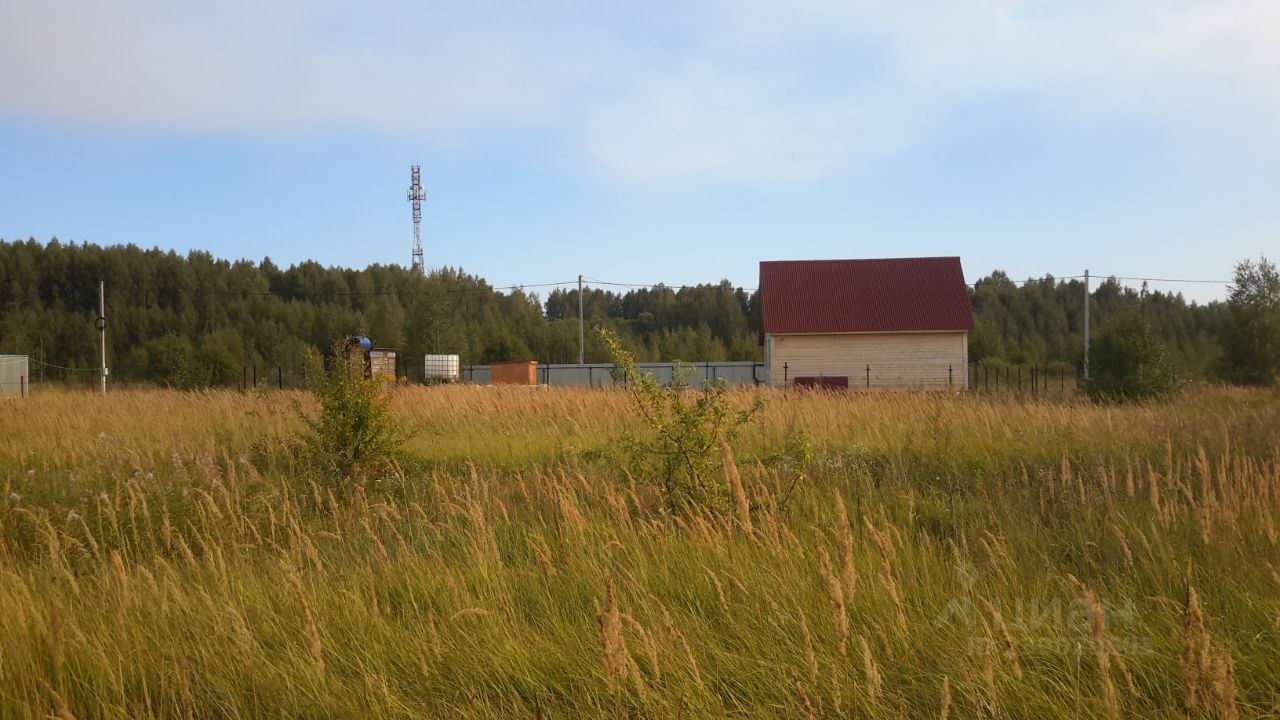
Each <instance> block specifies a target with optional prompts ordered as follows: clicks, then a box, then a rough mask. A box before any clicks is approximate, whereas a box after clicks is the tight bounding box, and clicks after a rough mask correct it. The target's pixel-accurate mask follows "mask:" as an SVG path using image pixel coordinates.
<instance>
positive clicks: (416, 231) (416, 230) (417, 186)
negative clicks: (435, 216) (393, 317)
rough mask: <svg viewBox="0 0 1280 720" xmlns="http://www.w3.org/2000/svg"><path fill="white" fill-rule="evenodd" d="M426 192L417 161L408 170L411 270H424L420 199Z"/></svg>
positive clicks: (423, 198) (421, 271)
mask: <svg viewBox="0 0 1280 720" xmlns="http://www.w3.org/2000/svg"><path fill="white" fill-rule="evenodd" d="M426 199H427V194H426V193H425V192H423V190H422V169H421V168H420V167H418V165H417V163H415V164H414V165H413V169H412V170H410V171H409V202H411V203H413V272H416V273H418V274H419V275H421V274H422V273H423V272H424V269H423V263H422V201H423V200H426Z"/></svg>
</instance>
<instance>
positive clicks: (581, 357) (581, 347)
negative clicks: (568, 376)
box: [578, 275, 586, 365]
mask: <svg viewBox="0 0 1280 720" xmlns="http://www.w3.org/2000/svg"><path fill="white" fill-rule="evenodd" d="M584 322H585V321H584V320H583V318H582V276H581V275H579V276H578V364H579V365H583V364H585V363H586V342H585V340H586V332H585V330H584Z"/></svg>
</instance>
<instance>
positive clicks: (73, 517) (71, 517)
mask: <svg viewBox="0 0 1280 720" xmlns="http://www.w3.org/2000/svg"><path fill="white" fill-rule="evenodd" d="M79 519H80V513H78V512H76V511H75V510H72V511H71V512H69V513H67V522H68V523H73V522H75V521H77V520H79Z"/></svg>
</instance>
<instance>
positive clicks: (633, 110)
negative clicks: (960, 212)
mask: <svg viewBox="0 0 1280 720" xmlns="http://www.w3.org/2000/svg"><path fill="white" fill-rule="evenodd" d="M351 7H353V6H348V5H346V4H340V3H332V4H329V3H314V2H301V1H297V2H277V3H260V2H250V1H249V0H235V1H229V2H223V3H204V4H198V5H197V4H191V5H182V6H178V5H175V4H172V3H161V2H154V3H153V2H144V1H143V0H124V1H122V2H112V3H101V2H87V1H86V2H58V1H57V0H8V1H7V2H6V3H4V4H3V7H0V117H5V116H7V117H25V118H35V119H41V120H46V119H47V120H54V121H58V122H64V123H77V124H85V125H90V126H106V127H119V128H142V129H160V130H174V131H179V132H201V133H260V132H292V131H305V130H310V129H331V128H348V127H354V128H367V129H374V130H378V131H382V132H388V133H393V134H397V135H404V136H414V137H420V138H423V139H424V140H426V141H437V142H449V141H450V140H451V139H454V138H459V137H463V138H483V137H484V133H485V132H487V131H502V130H512V129H514V130H520V131H525V130H530V129H532V130H535V131H537V132H539V133H542V134H543V135H544V136H545V137H547V138H549V139H551V140H553V141H556V142H560V143H564V144H565V147H567V148H569V149H570V150H575V151H577V152H580V153H581V155H582V157H584V158H586V159H587V161H588V163H589V164H590V165H592V166H594V167H595V168H596V169H598V170H603V171H604V172H606V173H608V174H609V175H611V176H614V177H618V178H622V179H625V180H629V181H637V182H667V181H672V180H687V179H695V180H697V179H712V180H717V181H725V180H729V181H737V182H750V183H758V182H764V181H795V182H804V181H808V180H813V179H816V178H821V177H824V176H827V175H829V174H832V173H836V172H841V171H842V170H845V169H848V168H850V167H857V166H858V165H859V164H861V163H865V162H867V161H868V160H874V159H876V158H880V157H883V156H885V155H886V154H890V153H893V152H896V151H897V150H899V149H901V148H903V147H906V146H909V145H910V144H912V143H913V142H917V141H919V140H920V139H922V138H927V137H929V133H930V132H931V130H932V129H933V127H934V125H935V124H936V123H937V122H939V120H938V119H939V118H941V117H944V116H945V114H946V112H947V111H948V109H949V108H951V107H953V106H954V105H955V104H957V103H961V102H975V101H976V102H981V101H982V100H984V99H987V98H1016V99H1018V100H1019V101H1021V102H1025V103H1026V104H1027V105H1028V107H1032V108H1034V109H1035V110H1036V111H1037V112H1040V113H1042V114H1043V115H1044V116H1045V117H1046V118H1048V119H1050V120H1056V121H1062V122H1085V123H1106V122H1109V121H1110V120H1112V119H1114V118H1116V117H1117V116H1119V117H1123V118H1125V119H1126V120H1137V121H1139V122H1143V123H1148V124H1150V125H1151V126H1153V127H1158V128H1161V129H1169V130H1171V131H1183V130H1188V131H1191V132H1203V131H1204V129H1205V128H1207V129H1208V131H1209V132H1212V133H1217V134H1225V133H1228V132H1229V133H1231V134H1233V135H1236V134H1240V133H1243V135H1244V136H1246V137H1250V138H1257V139H1263V138H1268V137H1270V134H1271V133H1272V128H1273V127H1274V126H1275V125H1276V124H1277V122H1278V121H1280V4H1278V3H1276V2H1275V1H1274V0H1164V1H1158V0H1077V1H1074V2H1072V1H1069V0H1063V1H1061V2H1049V1H1048V0H921V1H919V2H896V1H893V0H885V1H883V2H872V1H870V0H844V1H824V0H792V1H790V2H766V1H765V0H705V1H704V2H702V3H701V4H686V3H678V4H674V5H672V6H668V7H662V6H643V7H636V8H631V9H627V10H618V9H605V10H602V9H600V7H599V6H593V5H588V4H580V3H578V2H576V1H575V0H559V1H558V2H552V3H547V4H539V5H537V6H536V7H534V6H524V5H508V4H501V3H495V4H485V3H469V4H439V5H436V6H430V7H427V6H423V5H422V4H418V3H404V4H387V3H374V4H373V5H369V6H362V9H359V10H353V9H350V8H351Z"/></svg>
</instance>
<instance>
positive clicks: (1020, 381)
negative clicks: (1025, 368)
mask: <svg viewBox="0 0 1280 720" xmlns="http://www.w3.org/2000/svg"><path fill="white" fill-rule="evenodd" d="M1018 392H1022V366H1021V365H1019V366H1018Z"/></svg>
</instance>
